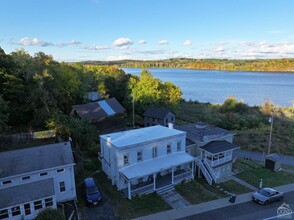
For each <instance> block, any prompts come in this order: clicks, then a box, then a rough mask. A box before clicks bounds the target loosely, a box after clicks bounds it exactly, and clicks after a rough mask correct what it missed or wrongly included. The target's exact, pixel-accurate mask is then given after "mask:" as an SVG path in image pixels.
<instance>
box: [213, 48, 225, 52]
mask: <svg viewBox="0 0 294 220" xmlns="http://www.w3.org/2000/svg"><path fill="white" fill-rule="evenodd" d="M213 51H214V52H217V53H222V52H224V51H225V49H224V48H223V47H218V48H215V49H214V50H213Z"/></svg>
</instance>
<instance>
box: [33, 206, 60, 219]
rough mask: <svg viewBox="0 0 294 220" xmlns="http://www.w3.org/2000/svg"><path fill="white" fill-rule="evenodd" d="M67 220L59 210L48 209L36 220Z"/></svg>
mask: <svg viewBox="0 0 294 220" xmlns="http://www.w3.org/2000/svg"><path fill="white" fill-rule="evenodd" d="M52 219H54V220H65V216H64V214H63V213H62V212H61V211H60V210H58V209H52V208H46V209H44V210H43V211H41V212H40V213H39V215H38V216H37V217H36V220H52Z"/></svg>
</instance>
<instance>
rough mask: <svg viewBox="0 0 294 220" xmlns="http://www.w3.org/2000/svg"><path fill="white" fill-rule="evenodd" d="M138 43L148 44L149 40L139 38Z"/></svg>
mask: <svg viewBox="0 0 294 220" xmlns="http://www.w3.org/2000/svg"><path fill="white" fill-rule="evenodd" d="M138 44H147V42H146V41H145V40H139V41H138Z"/></svg>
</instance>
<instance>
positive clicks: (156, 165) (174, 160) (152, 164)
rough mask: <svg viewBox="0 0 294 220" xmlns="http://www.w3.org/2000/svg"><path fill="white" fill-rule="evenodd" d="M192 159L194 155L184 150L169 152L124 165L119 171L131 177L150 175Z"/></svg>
mask: <svg viewBox="0 0 294 220" xmlns="http://www.w3.org/2000/svg"><path fill="white" fill-rule="evenodd" d="M193 160H194V157H192V156H191V155H190V154H188V153H186V152H179V153H171V154H166V155H164V156H161V157H157V158H152V159H149V160H147V161H143V162H140V163H135V164H134V165H131V166H127V167H124V168H122V169H120V172H121V173H122V174H123V175H124V176H125V177H126V178H128V179H133V178H138V177H143V176H147V175H151V174H153V173H157V172H160V171H162V170H167V169H171V168H172V167H176V166H179V165H181V164H185V163H190V162H192V161H193Z"/></svg>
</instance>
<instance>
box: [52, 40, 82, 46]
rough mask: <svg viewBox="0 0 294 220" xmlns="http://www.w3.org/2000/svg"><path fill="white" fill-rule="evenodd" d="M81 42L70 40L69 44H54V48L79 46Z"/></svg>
mask: <svg viewBox="0 0 294 220" xmlns="http://www.w3.org/2000/svg"><path fill="white" fill-rule="evenodd" d="M81 43H82V42H80V41H77V40H71V41H70V42H68V43H57V44H55V45H56V46H58V47H66V46H71V45H79V44H81Z"/></svg>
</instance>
